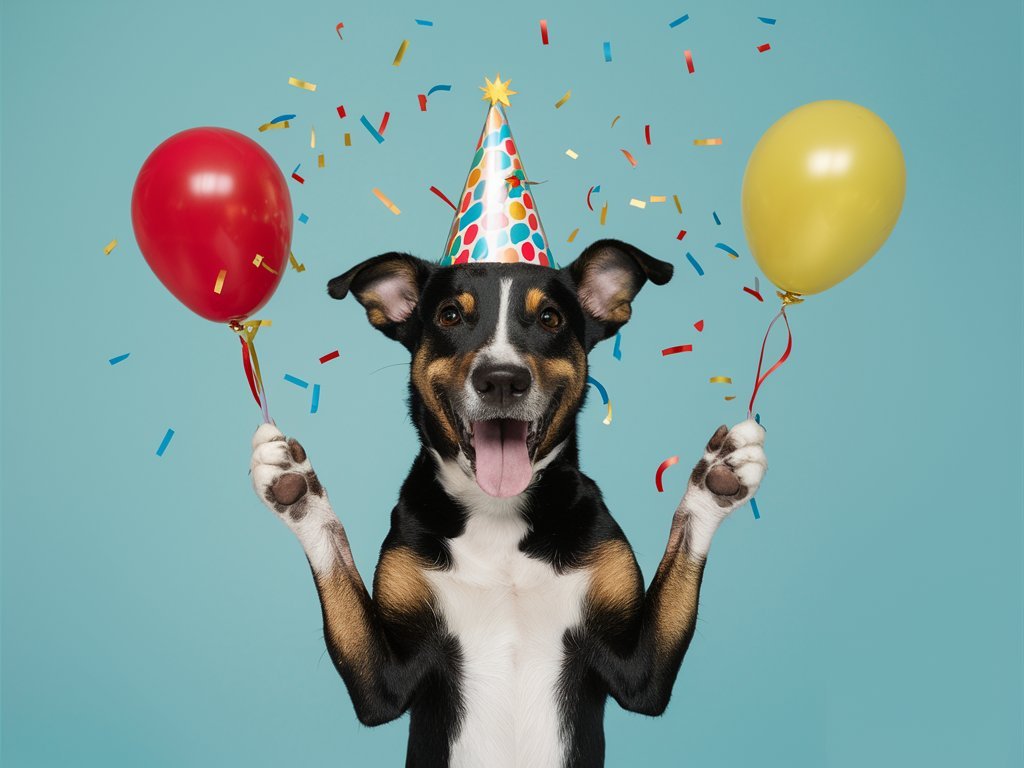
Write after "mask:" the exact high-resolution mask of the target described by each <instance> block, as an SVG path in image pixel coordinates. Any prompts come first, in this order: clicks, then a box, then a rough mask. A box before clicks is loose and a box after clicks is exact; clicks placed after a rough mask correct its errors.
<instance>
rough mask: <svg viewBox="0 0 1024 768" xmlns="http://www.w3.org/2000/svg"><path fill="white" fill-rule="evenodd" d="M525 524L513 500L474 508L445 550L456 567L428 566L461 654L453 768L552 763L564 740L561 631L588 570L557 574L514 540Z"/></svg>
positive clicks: (571, 621)
mask: <svg viewBox="0 0 1024 768" xmlns="http://www.w3.org/2000/svg"><path fill="white" fill-rule="evenodd" d="M526 532H527V527H526V523H525V522H524V521H523V519H522V518H521V517H520V515H519V514H518V512H517V511H516V510H515V508H514V507H513V506H511V505H508V506H502V505H498V506H497V507H492V508H491V509H486V510H484V509H480V510H479V511H476V512H475V513H474V514H472V515H471V516H470V519H469V521H468V523H467V526H466V530H465V532H464V533H463V535H461V536H459V537H458V538H455V539H452V540H450V542H449V548H450V551H451V555H452V560H453V568H452V569H451V570H448V571H433V572H429V573H428V578H429V579H430V582H431V586H432V587H433V590H434V593H435V596H436V599H437V601H438V607H439V609H440V611H441V612H442V614H443V616H444V619H445V621H446V623H447V625H448V629H449V631H451V632H452V634H454V635H455V636H456V637H457V638H458V641H459V644H460V646H461V649H462V655H463V674H462V680H461V687H462V695H463V703H464V706H465V717H464V718H463V721H462V727H461V728H460V730H459V732H458V734H457V735H456V737H455V742H454V743H453V744H452V750H451V765H452V766H453V767H455V768H476V766H484V765H486V766H491V767H493V768H527V766H528V767H529V768H549V767H550V768H555V767H556V766H560V765H562V763H563V755H564V751H565V743H564V738H563V735H562V732H561V731H562V721H563V718H562V714H561V712H560V711H559V709H558V703H557V701H558V698H557V697H558V685H559V677H560V674H561V671H562V665H563V661H564V647H563V642H562V639H563V635H564V633H565V630H566V629H568V628H569V627H573V626H575V625H576V624H578V623H579V621H580V616H581V609H582V604H583V600H584V597H585V594H586V590H587V585H588V583H589V574H588V573H587V572H586V571H575V572H571V573H568V574H565V575H558V574H556V573H555V571H554V569H552V568H551V566H549V565H547V564H546V563H542V562H540V561H538V560H534V559H531V558H528V557H526V556H525V555H524V554H523V553H521V552H520V551H519V548H518V544H519V542H520V541H521V540H522V538H523V536H525V534H526Z"/></svg>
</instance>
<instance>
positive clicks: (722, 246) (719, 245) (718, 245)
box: [715, 243, 740, 259]
mask: <svg viewBox="0 0 1024 768" xmlns="http://www.w3.org/2000/svg"><path fill="white" fill-rule="evenodd" d="M715 248H719V249H721V250H723V251H725V252H726V253H728V254H729V255H730V256H732V257H733V258H736V259H738V258H739V257H740V255H739V254H738V253H736V251H734V250H733V249H732V248H730V247H729V246H728V245H726V244H725V243H715Z"/></svg>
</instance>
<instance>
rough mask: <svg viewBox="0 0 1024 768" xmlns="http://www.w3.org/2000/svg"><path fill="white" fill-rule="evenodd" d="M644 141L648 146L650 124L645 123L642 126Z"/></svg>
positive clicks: (649, 142)
mask: <svg viewBox="0 0 1024 768" xmlns="http://www.w3.org/2000/svg"><path fill="white" fill-rule="evenodd" d="M644 141H645V142H647V145H648V146H650V144H651V126H650V125H645V126H644Z"/></svg>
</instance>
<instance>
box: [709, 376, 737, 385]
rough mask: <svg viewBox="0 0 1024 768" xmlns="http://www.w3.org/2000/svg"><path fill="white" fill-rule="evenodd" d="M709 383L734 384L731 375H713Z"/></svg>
mask: <svg viewBox="0 0 1024 768" xmlns="http://www.w3.org/2000/svg"><path fill="white" fill-rule="evenodd" d="M708 383H709V384H732V378H731V377H729V376H712V377H711V378H710V379H708Z"/></svg>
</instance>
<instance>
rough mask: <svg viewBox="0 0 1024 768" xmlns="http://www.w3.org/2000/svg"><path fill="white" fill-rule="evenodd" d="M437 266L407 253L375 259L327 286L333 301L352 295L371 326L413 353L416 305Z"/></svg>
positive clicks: (417, 330)
mask: <svg viewBox="0 0 1024 768" xmlns="http://www.w3.org/2000/svg"><path fill="white" fill-rule="evenodd" d="M434 269H436V267H435V265H433V264H431V263H430V262H428V261H424V260H423V259H417V258H416V257H415V256H410V255H409V254H407V253H385V254H382V255H380V256H374V257H373V258H372V259H367V260H366V261H364V262H363V263H361V264H357V265H356V266H354V267H352V269H350V270H349V271H348V272H346V273H344V274H342V275H338V276H337V277H335V278H334V279H332V280H331V281H330V282H328V283H327V293H328V294H330V296H331V298H334V299H344V298H345V297H346V296H348V294H349V293H352V295H354V296H355V297H356V301H358V302H359V303H360V304H362V305H363V306H364V307H365V308H366V317H367V319H369V321H370V324H371V325H373V327H374V328H377V329H378V330H379V331H381V332H382V333H383V334H384V335H385V336H387V337H388V338H392V339H395V340H396V341H400V342H402V344H403V345H405V346H406V347H408V348H409V350H410V351H411V350H412V349H413V348H414V347H415V344H416V339H417V338H419V333H420V320H419V314H418V313H417V312H416V305H417V304H418V303H419V300H420V292H421V291H422V290H423V286H424V284H425V283H426V282H427V278H428V277H430V274H431V273H432V272H433V271H434Z"/></svg>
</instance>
